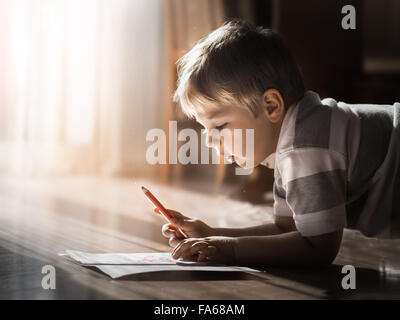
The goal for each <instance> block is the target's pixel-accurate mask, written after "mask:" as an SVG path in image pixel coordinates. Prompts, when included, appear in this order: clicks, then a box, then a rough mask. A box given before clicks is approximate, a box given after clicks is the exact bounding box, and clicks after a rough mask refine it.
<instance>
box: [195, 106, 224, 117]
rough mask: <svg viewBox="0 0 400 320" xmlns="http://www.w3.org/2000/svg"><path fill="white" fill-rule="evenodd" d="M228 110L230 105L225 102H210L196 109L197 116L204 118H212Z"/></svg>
mask: <svg viewBox="0 0 400 320" xmlns="http://www.w3.org/2000/svg"><path fill="white" fill-rule="evenodd" d="M227 110H228V107H227V106H226V105H224V104H223V103H215V102H210V103H206V104H203V105H202V107H201V108H198V109H197V111H196V118H200V119H204V120H212V119H214V118H216V117H218V116H221V115H222V114H224V113H225V112H226V111H227Z"/></svg>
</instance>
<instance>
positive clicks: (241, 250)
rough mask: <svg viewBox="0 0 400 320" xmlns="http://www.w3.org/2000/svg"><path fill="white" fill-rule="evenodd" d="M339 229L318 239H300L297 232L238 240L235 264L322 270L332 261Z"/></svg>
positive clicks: (339, 235) (300, 236) (336, 247)
mask: <svg viewBox="0 0 400 320" xmlns="http://www.w3.org/2000/svg"><path fill="white" fill-rule="evenodd" d="M342 235H343V229H340V230H338V231H335V232H331V233H326V234H323V235H319V236H313V237H303V236H302V235H301V234H300V232H298V231H293V232H289V233H284V234H279V235H273V236H261V237H240V238H237V239H236V241H235V243H234V244H233V248H234V255H235V262H236V263H237V264H242V265H262V266H323V265H329V264H330V263H332V261H333V260H334V259H335V257H336V255H337V253H338V251H339V248H340V243H341V240H342Z"/></svg>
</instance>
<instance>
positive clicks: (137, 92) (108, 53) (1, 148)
mask: <svg viewBox="0 0 400 320" xmlns="http://www.w3.org/2000/svg"><path fill="white" fill-rule="evenodd" d="M222 22H223V13H222V0H215V1H214V0H165V1H164V0H112V1H111V0H84V1H82V0H1V1H0V174H1V173H4V172H7V173H13V174H21V175H43V174H125V175H126V174H128V175H130V174H151V173H155V174H157V172H158V169H159V168H157V167H154V166H150V165H147V163H146V159H145V153H146V148H147V145H148V143H147V142H146V139H145V137H146V133H147V131H148V130H149V129H151V128H156V127H163V128H165V123H166V122H167V121H168V120H170V119H173V118H174V114H173V112H174V111H173V110H175V109H174V108H173V106H172V104H171V94H172V92H173V89H174V85H175V78H174V73H175V61H176V59H177V58H178V57H179V56H180V55H182V54H183V53H184V52H185V51H186V50H188V49H189V48H190V47H191V46H192V45H193V44H194V42H195V41H197V40H198V39H199V38H200V37H202V36H204V35H206V34H207V33H209V32H210V31H211V30H213V29H215V28H216V27H218V26H219V25H220V24H222Z"/></svg>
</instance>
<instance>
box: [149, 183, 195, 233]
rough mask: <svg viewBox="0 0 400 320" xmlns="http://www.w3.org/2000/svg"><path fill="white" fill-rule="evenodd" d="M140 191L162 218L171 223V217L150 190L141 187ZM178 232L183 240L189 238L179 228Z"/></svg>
mask: <svg viewBox="0 0 400 320" xmlns="http://www.w3.org/2000/svg"><path fill="white" fill-rule="evenodd" d="M142 191H143V192H144V194H145V195H146V197H147V198H148V199H149V200H150V201H151V202H152V203H153V204H154V206H155V207H156V208H157V209H158V210H159V212H160V213H161V214H162V215H163V216H164V218H165V219H167V221H168V222H170V223H172V222H171V218H172V217H171V215H170V213H169V212H168V210H167V209H165V207H164V206H163V205H162V204H161V202H160V201H158V199H157V198H156V197H155V196H154V195H153V194H152V193H151V192H150V190H148V189H147V188H145V187H143V186H142ZM178 230H179V232H180V233H181V234H182V235H183V236H184V237H185V238H189V236H188V235H187V234H186V233H185V232H184V231H183V230H181V229H180V228H178Z"/></svg>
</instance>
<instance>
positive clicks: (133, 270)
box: [59, 250, 260, 279]
mask: <svg viewBox="0 0 400 320" xmlns="http://www.w3.org/2000/svg"><path fill="white" fill-rule="evenodd" d="M59 255H62V256H66V257H68V258H70V259H72V260H74V261H75V262H78V263H80V264H82V265H84V266H90V267H96V268H97V269H99V270H100V271H102V272H104V273H105V274H107V275H108V276H110V277H111V278H113V279H116V278H120V277H123V276H127V275H132V274H139V273H147V272H156V271H242V272H260V271H259V270H255V269H250V268H246V267H236V266H225V265H218V264H213V263H208V262H195V261H179V260H174V259H173V258H172V257H171V254H170V253H168V252H148V253H88V252H82V251H75V250H66V252H65V253H61V254H59Z"/></svg>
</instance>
